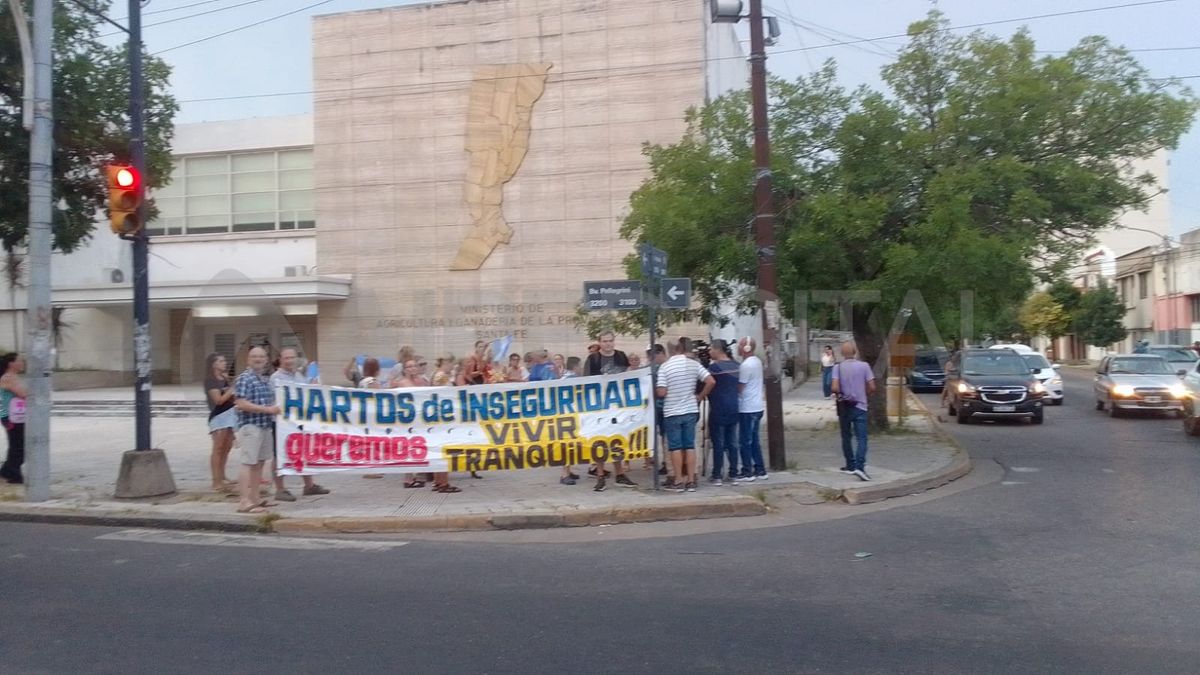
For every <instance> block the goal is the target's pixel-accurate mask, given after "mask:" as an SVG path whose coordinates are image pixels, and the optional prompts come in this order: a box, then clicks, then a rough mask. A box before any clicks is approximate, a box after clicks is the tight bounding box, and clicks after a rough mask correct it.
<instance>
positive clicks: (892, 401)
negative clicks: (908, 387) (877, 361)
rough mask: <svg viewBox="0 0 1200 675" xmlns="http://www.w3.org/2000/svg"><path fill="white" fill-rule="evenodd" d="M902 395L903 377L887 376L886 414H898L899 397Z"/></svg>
mask: <svg viewBox="0 0 1200 675" xmlns="http://www.w3.org/2000/svg"><path fill="white" fill-rule="evenodd" d="M902 396H904V378H902V377H889V378H888V379H887V414H888V416H890V417H898V416H899V415H900V399H901V397H902Z"/></svg>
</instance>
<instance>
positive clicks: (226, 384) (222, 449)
mask: <svg viewBox="0 0 1200 675" xmlns="http://www.w3.org/2000/svg"><path fill="white" fill-rule="evenodd" d="M204 373H205V376H204V398H205V400H207V401H208V435H209V438H211V439H212V455H211V456H210V457H209V470H210V472H211V473H212V489H213V490H215V491H217V492H232V491H233V490H234V488H235V487H236V486H237V483H235V482H233V481H231V480H229V479H228V478H226V477H225V464H226V461H227V460H228V459H229V451H230V450H231V449H232V448H233V430H234V428H235V427H236V426H237V411H236V410H234V409H233V383H232V382H230V381H229V364H228V363H227V362H226V361H225V357H224V356H221V355H220V354H217V353H216V352H214V353H212V354H209V355H208V356H207V357H206V358H205V359H204Z"/></svg>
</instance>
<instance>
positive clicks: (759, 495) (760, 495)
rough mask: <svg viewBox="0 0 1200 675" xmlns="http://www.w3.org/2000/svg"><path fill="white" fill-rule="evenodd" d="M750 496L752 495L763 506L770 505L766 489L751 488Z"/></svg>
mask: <svg viewBox="0 0 1200 675" xmlns="http://www.w3.org/2000/svg"><path fill="white" fill-rule="evenodd" d="M750 496H751V497H754V498H755V499H757V500H758V501H759V502H761V503H762V505H763V506H770V505H771V503H770V501H768V500H767V491H766V490H751V491H750Z"/></svg>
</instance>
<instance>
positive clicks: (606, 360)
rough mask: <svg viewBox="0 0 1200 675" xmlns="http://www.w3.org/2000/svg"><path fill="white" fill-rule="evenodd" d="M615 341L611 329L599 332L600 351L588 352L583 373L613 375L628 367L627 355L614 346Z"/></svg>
mask: <svg viewBox="0 0 1200 675" xmlns="http://www.w3.org/2000/svg"><path fill="white" fill-rule="evenodd" d="M616 341H617V336H616V335H615V334H614V333H613V332H612V331H605V332H604V333H601V334H600V351H598V352H593V353H591V354H588V358H587V363H586V364H584V369H583V374H584V375H615V374H617V373H623V372H625V371H626V370H628V369H629V357H627V356H625V352H623V351H619V350H618V349H616V348H615V346H614V345H615V344H616Z"/></svg>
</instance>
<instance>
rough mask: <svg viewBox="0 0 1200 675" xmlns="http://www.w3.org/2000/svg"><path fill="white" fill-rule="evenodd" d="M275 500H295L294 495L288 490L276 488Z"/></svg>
mask: <svg viewBox="0 0 1200 675" xmlns="http://www.w3.org/2000/svg"><path fill="white" fill-rule="evenodd" d="M275 501H277V502H294V501H296V495H294V494H292V493H290V492H288V491H287V490H276V491H275Z"/></svg>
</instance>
